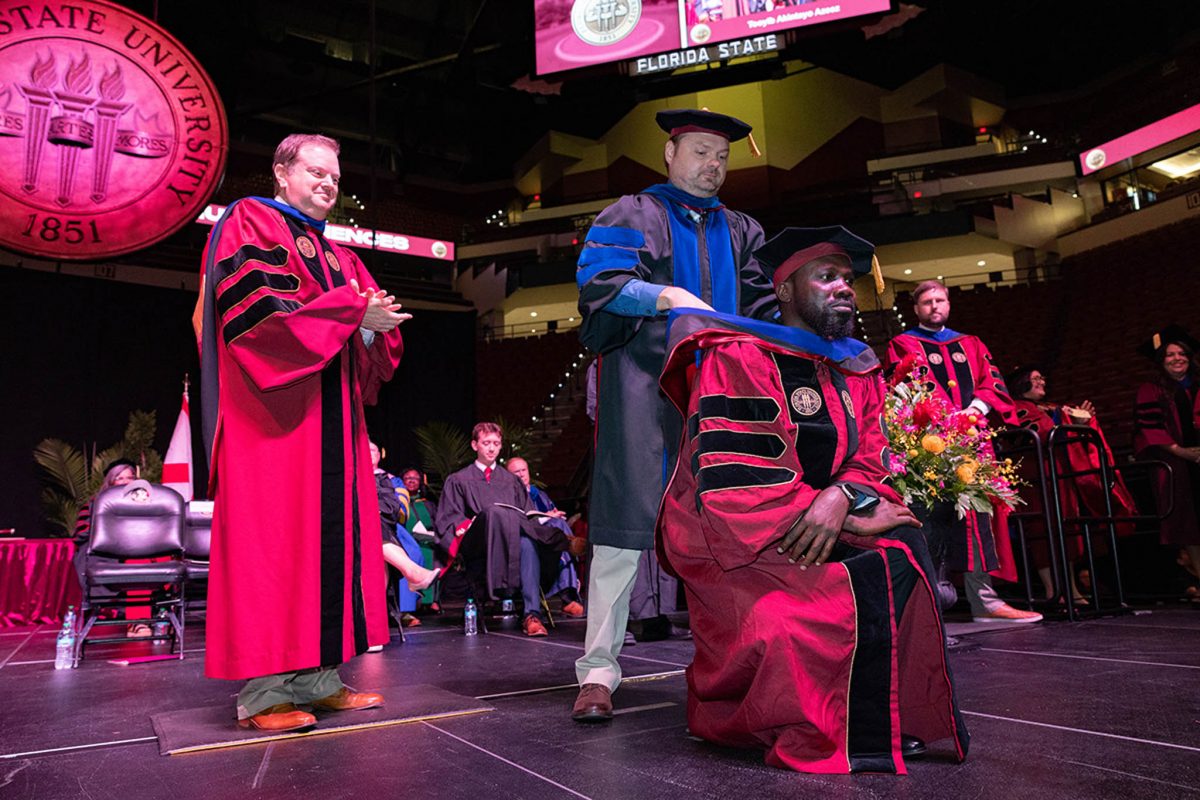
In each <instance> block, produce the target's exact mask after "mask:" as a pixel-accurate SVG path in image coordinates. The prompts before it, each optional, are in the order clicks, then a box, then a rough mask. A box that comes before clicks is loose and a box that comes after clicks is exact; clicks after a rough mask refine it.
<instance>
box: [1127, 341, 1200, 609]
mask: <svg viewBox="0 0 1200 800" xmlns="http://www.w3.org/2000/svg"><path fill="white" fill-rule="evenodd" d="M1196 349H1197V343H1196V340H1195V339H1193V338H1192V337H1191V336H1190V335H1189V334H1188V333H1187V331H1185V330H1183V329H1182V328H1180V327H1178V326H1177V325H1168V326H1167V327H1166V328H1164V329H1163V330H1162V331H1160V332H1158V333H1156V334H1154V338H1153V339H1152V340H1151V341H1150V342H1147V343H1146V344H1144V345H1142V347H1141V348H1139V350H1140V352H1142V353H1143V354H1144V355H1147V356H1150V357H1151V358H1153V359H1154V362H1155V363H1156V364H1158V366H1159V368H1160V370H1161V372H1160V373H1159V375H1158V378H1157V379H1156V380H1153V381H1148V382H1146V383H1143V384H1142V385H1141V386H1139V387H1138V390H1137V399H1136V400H1135V402H1134V411H1133V414H1134V430H1133V447H1134V450H1135V452H1136V453H1137V456H1138V458H1156V459H1160V460H1162V461H1165V462H1166V463H1167V464H1168V465H1169V466H1170V467H1171V476H1172V478H1173V479H1172V478H1168V476H1167V475H1166V474H1165V473H1159V475H1158V477H1157V479H1156V483H1155V487H1154V488H1155V495H1156V500H1157V501H1158V507H1159V509H1160V510H1161V509H1163V508H1166V507H1167V506H1168V505H1171V513H1170V514H1168V515H1167V517H1166V519H1164V520H1163V521H1162V528H1161V533H1160V540H1161V541H1162V543H1163V544H1165V545H1168V546H1172V547H1179V548H1180V553H1179V563H1180V564H1182V565H1183V566H1184V568H1185V569H1187V570H1188V572H1190V573H1191V575H1192V580H1193V583H1192V585H1191V586H1189V587H1188V589H1187V594H1188V596H1189V597H1191V598H1192V599H1200V584H1198V583H1196V580H1197V578H1198V577H1200V576H1198V575H1197V572H1198V570H1200V516H1198V515H1197V505H1196V496H1197V494H1198V493H1200V438H1198V437H1197V419H1196V415H1197V410H1198V409H1197V405H1196V400H1197V390H1198V388H1200V381H1198V379H1197V375H1196V371H1195V369H1194V367H1193V366H1192V354H1193V353H1195V352H1196Z"/></svg>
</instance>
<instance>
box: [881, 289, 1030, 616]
mask: <svg viewBox="0 0 1200 800" xmlns="http://www.w3.org/2000/svg"><path fill="white" fill-rule="evenodd" d="M912 297H913V312H914V313H915V314H916V315H917V321H918V323H919V324H918V325H917V327H915V328H910V329H909V330H906V331H904V332H903V333H901V334H900V335H899V336H897V337H896V338H895V339H892V341H891V342H889V343H888V350H887V362H888V366H889V367H890V368H892V369H894V368H895V367H896V366H897V365H898V364H899V363H900V362H901V361H903V360H904V358H905V357H906V356H907V357H909V359H910V362H911V363H915V364H917V365H921V366H923V367H924V368H926V369H928V371H929V377H930V378H931V381H930V382H931V383H932V384H933V389H934V391H935V392H937V393H938V394H939V395H941V397H942V399H943V400H945V401H946V403H947V404H948V405H949V406H950V408H954V409H961V410H962V412H963V413H967V414H978V415H979V417H980V418H984V417H986V416H987V415H988V413H989V412H992V411H994V412H996V413H997V414H999V415H1000V416H1001V417H1003V418H1004V420H1005V421H1006V422H1016V418H1015V416H1014V406H1013V400H1012V397H1011V396H1010V395H1009V393H1008V388H1007V387H1006V386H1005V385H1004V378H1003V377H1002V376H1001V374H1000V370H999V369H998V368H997V367H996V365H995V364H994V363H992V354H991V353H990V352H989V351H988V349H987V346H986V345H984V343H983V342H982V341H980V340H979V337H978V336H972V335H970V334H967V333H959V332H958V331H952V330H950V328H948V327H946V323H947V322H948V321H949V319H950V293H949V291H948V290H947V289H946V287H945V286H944V285H942V284H941V283H939V282H938V281H924V282H923V283H920V284H918V285H917V288H915V289H913V293H912ZM922 513H923V514H924V517H923V518H924V520H925V533H926V536H928V537H929V548H930V552H931V555H932V556H933V561H934V564H935V566H936V568H937V570H938V572H939V575H938V576H937V578H938V579H939V580H941V579H942V578H944V577H945V576H944V574H942V573H943V566H944V568H945V569H946V570H948V571H950V572H961V573H963V588H964V590H965V593H966V595H967V602H968V603H970V606H971V615H972V617H973V618H974V619H975V621H976V622H1013V623H1027V622H1039V621H1041V619H1042V615H1041V614H1039V613H1037V612H1036V611H1024V610H1022V609H1019V608H1013V607H1012V606H1010V605H1009V604H1008V603H1006V602H1004V601H1003V600H1002V599H1001V598H1000V596H999V595H998V594H997V593H996V589H995V588H994V587H993V586H992V579H991V576H992V575H996V576H997V577H1000V578H1003V579H1005V580H1010V581H1015V580H1016V579H1017V573H1016V563H1015V561H1014V560H1013V558H1012V545H1011V544H1010V542H1009V539H1008V524H1007V521H1006V520H1007V511H1006V510H1005V509H1003V508H998V509H997V512H996V514H995V515H994V517H995V524H994V526H995V530H994V531H993V518H992V515H988V514H979V513H977V512H975V511H967V512H966V514H965V515H964V516H963V518H962V519H959V518H958V512H957V511H956V510H955V508H954V503H952V502H939V503H937V504H935V505H934V507H933V509H932V510H931V511H929V512H928V513H926V512H922ZM940 588H941V590H942V591H943V592H945V593H946V594H947V595H948V596H947V597H946V601H947V603H946V604H947V605H948V606H949V605H953V604H954V600H955V599H956V596H955V595H956V592H955V590H954V586H953V584H951V583H950V582H949V581H946V580H942V583H941V587H940Z"/></svg>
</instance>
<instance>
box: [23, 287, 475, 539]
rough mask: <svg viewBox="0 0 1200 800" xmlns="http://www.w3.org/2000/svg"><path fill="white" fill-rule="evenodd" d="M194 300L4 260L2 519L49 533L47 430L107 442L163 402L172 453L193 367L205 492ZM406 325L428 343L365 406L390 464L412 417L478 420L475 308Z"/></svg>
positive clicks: (196, 446) (399, 457) (196, 443)
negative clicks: (40, 454) (43, 495)
mask: <svg viewBox="0 0 1200 800" xmlns="http://www.w3.org/2000/svg"><path fill="white" fill-rule="evenodd" d="M197 269H199V265H197ZM195 302H196V295H195V293H194V292H190V291H182V290H176V289H159V288H153V287H146V286H138V285H134V284H127V283H116V282H110V281H104V280H96V279H93V278H79V277H73V276H66V275H59V274H54V273H49V272H34V271H30V270H16V269H3V270H0V320H2V323H0V324H3V326H4V335H3V344H2V350H0V352H2V353H3V355H2V357H0V358H2V362H0V363H2V366H0V419H2V420H4V422H3V436H2V441H3V447H2V448H0V480H2V485H3V489H2V490H0V527H3V528H11V527H15V528H17V533H18V534H19V535H24V536H36V535H40V534H43V533H48V532H49V531H48V529H47V528H48V526H47V525H46V523H44V522H43V521H42V519H41V505H40V502H39V500H38V497H39V494H40V491H41V490H40V485H39V481H38V474H39V472H40V468H39V467H38V466H37V464H36V463H35V462H34V460H33V448H34V446H35V445H36V444H37V443H38V442H39V441H41V440H42V439H44V438H51V437H52V438H58V439H63V440H65V441H67V442H70V443H71V444H73V445H75V446H76V447H78V448H82V447H83V446H84V445H85V444H86V445H87V446H88V448H89V451H90V449H91V445H92V444H96V445H97V446H98V447H99V448H101V449H103V448H105V447H107V446H109V445H111V444H114V443H116V442H118V441H120V439H121V437H122V435H123V434H124V431H125V425H126V422H127V420H128V418H129V413H130V412H131V411H133V410H136V409H141V410H145V411H155V412H157V414H158V435H157V436H156V437H155V447H156V448H157V449H158V451H159V453H160V454H163V455H165V454H166V450H167V445H168V444H169V443H170V439H171V433H172V431H173V430H174V428H175V420H176V417H177V416H178V414H179V406H180V398H181V392H182V389H183V376H184V374H185V373H186V374H188V375H190V376H191V379H192V391H191V408H192V415H193V425H192V431H193V441H192V450H193V459H194V461H195V467H196V476H195V485H196V496H197V497H203V496H204V495H205V492H204V489H205V487H206V486H207V480H208V472H207V464H206V459H205V453H204V446H203V444H202V443H201V441H200V438H199V432H200V424H199V423H200V421H199V413H200V396H199V385H198V384H199V380H198V377H199V363H198V361H199V359H198V356H197V350H196V340H195V337H194V335H193V333H192V327H191V316H192V309H193V306H194V304H195ZM403 330H404V335H405V340H406V341H407V342H410V343H411V342H419V343H420V346H410V347H408V348H407V349H406V351H405V354H404V359H403V360H402V361H401V364H400V367H399V369H398V370H397V372H396V375H395V377H394V378H393V379H392V382H391V383H390V384H389V385H387V386H386V387H385V388H384V390H383V392H382V393H381V395H380V399H379V405H378V407H376V408H373V409H370V410H369V411H368V414H367V422H368V427H369V429H370V432H371V435H372V437H378V439H377V440H378V441H379V442H380V443H381V444H383V445H384V446H385V447H386V448H387V450H388V460H387V463H386V464H385V466H387V467H390V468H392V469H393V470H399V469H401V468H402V467H403V466H406V465H408V464H409V463H413V462H415V460H416V448H415V445H414V443H413V439H412V433H411V429H412V428H413V427H415V426H418V425H421V424H423V423H424V422H428V421H430V420H445V421H447V422H452V423H456V424H458V425H460V426H462V427H464V428H467V429H469V427H470V425H471V424H472V423H473V421H474V420H473V419H472V415H473V413H474V412H473V409H474V382H475V357H474V353H475V319H474V314H473V313H453V312H437V311H416V312H414V317H413V319H412V320H410V321H409V322H407V323H405V325H404V328H403Z"/></svg>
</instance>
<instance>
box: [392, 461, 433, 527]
mask: <svg viewBox="0 0 1200 800" xmlns="http://www.w3.org/2000/svg"><path fill="white" fill-rule="evenodd" d="M400 479H401V482H402V483H403V484H404V488H405V490H407V491H408V496H409V498H410V499H411V500H412V510H411V511H410V512H409V520H410V521H411V524H409V525H407V527H408V529H409V531H410V532H411V533H412V535H413V537H414V538H415V539H416V540H417V541H418V542H420V541H422V540H423V538H424V537H428V538H429V541H431V542H432V541H433V539H434V538H435V535H434V523H433V521H434V520H435V519H437V503H435V502H434V501H433V498H432V497H430V496H429V483H428V482H427V481H426V480H425V474H424V473H422V472H421V471H420V470H419V469H417V468H416V467H409V468H408V469H406V470H404V472H403V473H402V474H401V476H400Z"/></svg>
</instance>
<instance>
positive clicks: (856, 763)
mask: <svg viewBox="0 0 1200 800" xmlns="http://www.w3.org/2000/svg"><path fill="white" fill-rule="evenodd" d="M873 253H874V248H873V247H872V246H871V245H870V243H868V242H865V241H863V240H862V239H860V238H858V237H857V236H854V235H853V234H851V233H849V232H848V231H846V230H845V229H844V228H842V227H840V226H834V227H832V228H815V229H802V228H789V229H787V230H785V231H784V232H783V233H781V234H779V236H777V237H775V238H774V239H772V240H771V241H770V242H768V243H767V244H766V245H764V246H763V247H761V248H759V249H758V250H757V251H756V252H755V257H756V258H757V259H758V260H759V262H760V263H761V264H762V265H763V266H764V267H765V268H767V269H769V270H773V271H774V282H775V287H776V289H775V291H776V296H777V298H778V300H779V310H780V313H781V321H782V322H783V323H784V326H787V327H784V326H781V325H774V324H770V323H764V322H758V321H754V320H749V319H746V318H743V317H735V316H731V315H725V314H718V313H715V312H701V311H691V310H688V311H686V312H678V313H676V314H674V315H673V317H672V320H671V329H670V336H669V343H668V350H667V352H668V358H667V362H666V366H665V368H664V371H663V375H662V381H661V385H662V387H663V390H664V391H665V392H666V393H667V396H668V397H670V398H671V400H672V402H673V403H674V404H675V405H676V407H677V408H678V409H679V410H680V411H681V412H682V413H683V414H684V417H685V419H686V424H685V426H684V433H683V437H682V442H681V444H680V455H679V461H678V464H677V466H676V468H675V472H674V474H673V475H672V477H671V481H670V484H669V486H668V488H667V492H666V495H665V497H664V498H663V503H662V507H661V511H660V513H659V520H658V535H659V539H658V546H659V555H660V558H661V559H662V561H663V563H664V564H665V565H667V566H668V568H669V569H671V570H672V571H673V573H674V574H676V575H678V576H679V577H680V578H681V579H682V581H683V584H684V589H685V591H686V592H687V598H688V610H689V613H690V615H691V623H692V633H693V635H694V638H695V644H696V655H695V659H694V660H693V662H692V664H691V665H690V666H689V667H688V669H687V680H688V728H689V730H690V731H691V733H693V734H694V735H696V736H700V737H702V738H704V739H707V740H709V741H713V742H717V743H720V744H725V745H732V746H736V747H759V748H765V749H766V751H767V752H766V760H767V763H768V764H771V765H773V766H778V767H785V768H790V769H795V770H799V771H803V772H818V773H844V772H863V771H868V772H890V773H904V772H905V771H906V768H905V764H904V757H905V756H913V755H918V754H920V753H921V752H924V750H925V745H924V742H923V741H921V740H922V739H925V740H934V739H942V738H952V739H953V741H954V747H955V749H954V755H955V756H956V757H957V758H959V759H962V758H964V757H965V756H966V752H967V744H968V735H967V731H966V727H965V725H964V724H963V721H962V718H961V716H960V715H959V713H958V710H957V707H956V704H955V698H954V686H953V682H952V680H951V677H950V672H949V667H948V665H947V663H946V652H945V642H944V636H943V632H942V627H941V619H940V616H939V614H938V608H937V603H936V602H935V600H934V595H933V590H932V587H931V585H930V583H929V580H928V577H927V574H928V570H929V569H930V564H929V557H928V553H927V551H926V548H925V542H924V538H923V537H922V535H921V532H920V531H919V530H918V529H917V528H916V527H914V526H916V525H917V522H916V519H915V518H914V517H913V515H912V513H911V512H910V511H909V510H908V509H907V508H905V507H904V505H903V504H902V503H901V502H900V498H899V497H898V496H897V495H896V493H895V492H894V491H893V490H892V489H891V488H890V487H888V486H887V485H885V484H884V483H883V481H884V479H885V478H886V477H887V472H886V471H885V469H884V466H883V460H882V459H883V455H884V450H885V448H886V440H885V439H884V435H883V431H882V428H881V425H880V420H881V414H882V411H883V397H884V391H885V390H884V386H883V382H882V380H881V379H880V373H879V362H878V360H877V359H876V358H875V355H874V353H872V352H871V350H870V348H869V347H867V346H866V345H865V344H864V343H863V342H861V341H858V340H856V339H852V338H848V337H849V334H850V333H851V332H852V331H853V325H854V311H855V295H854V290H853V288H852V285H851V284H852V281H853V278H854V275H855V273H858V274H862V273H865V272H867V271H869V270H870V264H871V259H872V255H873ZM901 731H903V732H904V735H902V734H901Z"/></svg>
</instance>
